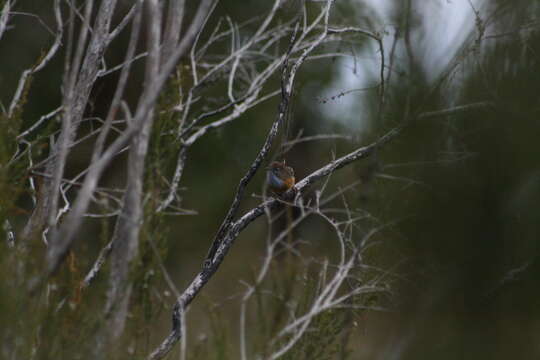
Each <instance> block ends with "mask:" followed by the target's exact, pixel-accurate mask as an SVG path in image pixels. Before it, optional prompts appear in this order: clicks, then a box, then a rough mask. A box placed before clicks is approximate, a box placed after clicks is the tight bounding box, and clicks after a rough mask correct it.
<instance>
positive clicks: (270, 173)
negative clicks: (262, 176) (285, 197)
mask: <svg viewBox="0 0 540 360" xmlns="http://www.w3.org/2000/svg"><path fill="white" fill-rule="evenodd" d="M266 182H267V183H268V187H269V188H270V190H271V191H272V192H273V193H274V194H276V195H278V196H279V195H282V194H284V193H285V192H287V190H289V189H290V188H292V187H293V186H294V183H295V180H294V170H293V169H292V167H290V166H287V165H285V160H283V162H279V161H274V162H272V163H271V164H270V166H268V167H267V168H266Z"/></svg>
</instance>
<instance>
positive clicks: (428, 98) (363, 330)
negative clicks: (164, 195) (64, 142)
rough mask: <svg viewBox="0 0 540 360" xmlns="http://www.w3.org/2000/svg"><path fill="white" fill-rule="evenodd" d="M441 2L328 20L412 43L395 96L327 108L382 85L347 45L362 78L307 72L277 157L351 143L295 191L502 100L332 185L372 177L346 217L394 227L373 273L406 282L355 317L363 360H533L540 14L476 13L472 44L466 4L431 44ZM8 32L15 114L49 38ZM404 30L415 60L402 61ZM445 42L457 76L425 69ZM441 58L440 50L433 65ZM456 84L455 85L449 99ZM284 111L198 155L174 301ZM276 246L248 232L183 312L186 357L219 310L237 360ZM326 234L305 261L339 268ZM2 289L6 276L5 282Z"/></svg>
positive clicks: (258, 113)
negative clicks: (364, 151) (363, 156)
mask: <svg viewBox="0 0 540 360" xmlns="http://www.w3.org/2000/svg"><path fill="white" fill-rule="evenodd" d="M430 2H432V3H434V4H435V5H436V6H435V8H437V9H438V10H437V11H438V13H436V12H434V13H431V12H426V11H425V8H424V6H427V5H426V4H424V2H423V1H413V2H412V5H411V8H410V9H409V10H407V2H406V1H403V2H397V1H396V2H391V1H390V2H389V3H392V5H393V6H391V9H387V10H381V13H380V14H379V15H378V16H377V15H376V12H375V11H373V10H372V9H369V8H368V7H367V6H366V5H363V4H362V3H361V2H358V3H357V2H352V1H351V2H345V1H337V4H336V7H335V11H334V12H333V15H332V16H333V19H334V20H335V21H336V22H337V20H339V22H341V23H345V24H350V25H352V26H359V27H363V28H369V29H372V30H373V31H387V34H386V36H385V47H386V50H387V51H389V50H390V46H391V44H392V39H393V37H394V33H395V28H396V27H400V29H401V30H400V34H399V35H398V44H399V45H398V46H397V48H396V56H395V60H394V63H393V66H394V68H393V69H392V79H391V81H390V83H388V84H386V85H387V102H386V108H385V111H384V113H383V115H382V116H381V117H380V118H379V117H378V116H377V109H378V96H377V92H376V90H368V91H359V92H352V93H349V94H347V95H344V96H340V97H337V98H334V99H331V97H333V96H336V95H338V94H339V93H340V92H342V91H346V90H350V89H351V88H354V87H356V88H364V87H370V86H374V85H377V82H378V70H377V68H374V64H375V66H378V62H377V59H378V56H379V54H378V53H377V52H376V47H375V46H373V44H370V43H369V41H368V40H365V39H361V40H359V39H357V38H351V44H352V45H351V44H348V43H345V42H344V43H343V44H341V45H340V46H343V47H351V48H353V47H354V51H355V53H356V55H358V60H357V61H358V63H357V66H358V68H357V69H351V66H350V64H351V63H350V62H347V61H344V60H342V59H338V58H333V59H332V58H330V59H324V60H317V61H313V62H310V63H308V64H306V66H304V67H303V68H302V70H301V72H300V74H299V77H298V81H297V82H296V85H295V96H294V97H293V106H292V111H291V122H290V124H289V126H288V131H287V132H285V133H283V134H281V135H280V138H279V139H278V141H279V142H280V143H283V142H284V141H286V140H287V139H291V138H292V137H294V136H295V135H296V134H297V133H298V132H299V131H303V134H304V135H306V136H309V135H315V134H329V133H337V134H345V135H352V136H353V137H354V139H353V141H343V140H335V141H333V140H327V141H321V142H310V143H304V144H301V145H298V146H297V147H295V148H294V149H293V150H292V151H291V152H290V153H288V154H287V156H286V158H287V163H288V164H289V165H291V166H292V167H294V169H295V172H296V175H297V178H298V179H301V178H302V177H304V176H305V175H307V174H309V173H310V172H312V171H314V170H315V169H317V168H319V167H320V166H322V165H324V164H326V163H327V162H329V161H330V160H332V154H333V153H335V154H337V156H340V155H341V154H345V153H346V152H348V151H351V150H352V149H354V148H356V147H358V146H361V145H364V144H367V143H368V142H369V141H371V140H374V139H376V138H377V136H379V135H381V134H383V133H384V132H385V131H387V130H388V129H390V128H392V127H394V126H396V125H398V124H400V123H401V122H402V121H404V119H407V118H409V117H412V116H413V115H414V114H419V113H423V112H426V111H435V110H440V109H445V108H451V107H453V106H456V105H463V104H470V103H476V102H484V101H485V102H490V103H491V105H490V106H487V107H485V108H481V109H474V110H471V111H467V112H460V113H456V114H454V115H450V116H443V117H436V118H429V119H424V120H418V121H415V122H414V123H412V124H411V125H410V126H408V127H407V128H406V130H405V131H404V133H403V134H402V135H400V136H399V137H398V138H397V139H396V140H394V141H393V142H391V143H389V144H388V145H387V146H385V147H384V149H382V150H381V151H380V152H379V153H378V154H377V156H376V157H375V158H371V159H369V160H366V161H361V162H359V163H356V164H353V165H352V166H350V167H348V168H345V169H342V170H340V171H339V172H337V173H336V174H334V175H333V177H332V179H331V181H330V184H331V185H330V186H331V188H336V187H337V186H339V185H340V184H341V185H343V184H347V183H350V182H352V181H355V180H357V179H358V178H360V177H362V176H364V177H366V179H367V180H366V181H365V182H364V183H363V184H362V185H359V186H358V188H357V189H355V190H354V192H353V193H352V195H351V197H350V199H349V201H350V202H351V203H350V205H351V206H352V207H354V208H362V209H365V210H367V211H369V212H370V213H371V214H372V215H373V216H374V217H376V218H377V219H378V220H379V221H380V223H392V224H393V225H392V226H391V227H390V228H389V229H388V231H386V232H385V234H384V236H383V239H382V240H383V244H382V245H381V247H379V248H378V249H377V251H374V252H373V254H371V255H370V256H372V259H371V261H372V262H373V263H374V264H377V266H380V267H383V268H388V269H393V271H395V272H396V273H398V274H399V275H400V276H401V277H402V281H397V282H395V289H394V294H395V295H394V297H393V298H392V300H391V301H390V304H389V305H390V306H391V307H392V308H393V311H392V312H389V313H377V312H365V313H362V314H361V315H359V316H358V317H357V318H355V329H354V337H355V339H356V340H354V341H353V342H352V344H350V345H349V348H350V350H351V351H352V352H353V355H351V356H352V357H351V358H355V359H398V358H399V359H456V358H466V359H507V358H510V357H511V358H514V359H534V358H538V357H539V356H540V345H539V344H540V301H539V300H538V299H539V296H540V287H539V281H538V279H539V276H540V259H539V245H538V241H539V230H540V226H539V224H540V206H539V203H540V159H539V157H540V148H539V142H538V139H537V138H538V135H539V134H540V31H539V22H540V18H539V16H540V9H539V7H540V6H539V3H538V2H535V1H495V0H492V1H483V2H475V6H476V9H477V10H478V11H479V13H478V14H479V16H480V18H479V19H480V21H481V22H483V24H484V25H485V29H486V30H485V33H484V34H482V35H483V36H482V38H481V41H478V42H477V41H476V40H475V39H476V38H477V37H478V35H479V32H478V31H479V28H478V27H475V26H474V24H475V21H476V22H477V24H478V21H479V20H478V19H475V16H474V12H473V9H471V8H470V6H469V4H467V2H465V1H463V2H462V3H463V4H461V5H460V6H464V7H465V8H467V12H468V15H467V17H466V19H467V20H466V22H465V23H466V24H467V26H463V27H462V28H461V29H460V31H459V32H458V33H460V32H461V33H460V36H462V39H463V40H461V41H458V40H456V41H454V42H448V41H443V40H442V39H437V38H435V39H433V36H431V37H430V36H428V35H429V33H430V32H434V33H437V29H436V28H433V26H436V25H433V24H434V23H433V22H430V21H428V20H429V17H437V16H439V17H444V14H445V12H446V11H448V6H456V4H449V3H448V2H446V1H435V0H433V1H430ZM454 2H455V3H457V2H458V1H454ZM401 3H403V4H401ZM124 5H125V4H124ZM268 6H269V5H268V4H267V2H266V1H255V0H252V1H232V0H229V1H222V2H221V4H220V5H219V6H218V8H217V10H216V14H217V15H218V16H221V15H229V16H231V18H232V19H234V20H235V21H237V22H240V21H242V20H246V19H250V18H251V17H253V16H255V15H256V14H259V13H261V11H264V10H265V9H267V7H268ZM290 6H291V7H290V8H285V9H283V10H280V11H282V12H283V16H284V17H286V16H287V15H289V14H287V11H289V12H294V11H295V7H294V4H291V5H290ZM21 7H22V8H21V10H20V11H23V10H25V11H28V12H33V13H39V14H42V17H43V19H44V21H45V22H46V23H48V24H53V21H52V18H51V17H50V15H51V14H49V13H48V4H47V1H26V2H24V4H21ZM430 11H431V10H430ZM13 24H14V26H15V28H13V29H12V30H10V31H8V32H7V33H6V34H5V35H4V38H3V39H2V40H1V41H0V54H1V55H0V69H2V71H0V84H1V85H0V99H1V101H2V103H3V104H4V105H6V104H9V100H10V99H11V96H12V94H13V91H14V89H15V86H16V81H17V80H18V77H19V76H20V72H21V71H22V70H23V69H25V68H27V67H28V66H30V65H31V64H32V62H33V61H34V59H35V58H36V56H38V55H39V53H40V51H41V49H42V48H43V47H44V46H45V44H48V42H47V41H49V40H50V37H49V36H48V34H47V32H46V31H45V30H43V28H41V27H39V26H38V25H36V21H35V19H32V18H30V17H24V16H18V17H15V19H14V21H13ZM406 24H409V30H408V31H409V36H410V38H411V42H412V44H411V48H410V50H411V51H412V54H413V56H410V54H408V53H407V50H406V47H405V45H404V43H405V36H406V35H405V33H406V31H405V30H404V29H405V26H406ZM435 24H436V22H435ZM430 26H431V27H430ZM447 31H448V32H451V31H453V30H452V29H447ZM463 32H465V34H463ZM119 41H125V39H121V40H119ZM441 44H446V45H445V46H447V47H448V48H447V49H446V50H444V49H443V50H444V51H442V54H447V59H444V55H443V60H441V61H440V63H443V64H444V63H445V62H446V61H449V64H448V65H446V66H443V68H442V69H440V68H436V67H434V66H433V65H430V64H433V56H435V50H434V49H440V46H442V45H441ZM440 53H441V51H440V50H438V52H437V56H439V54H440ZM122 55H123V54H122V52H121V51H119V52H118V54H115V53H110V54H107V57H108V59H110V62H111V63H115V62H117V61H119V60H120V59H121V58H122ZM387 55H388V53H387ZM61 59H62V58H61V57H57V59H56V60H55V61H53V62H52V63H51V64H50V65H49V66H48V67H47V68H46V69H45V70H44V71H42V72H41V73H39V74H38V75H37V76H36V78H35V80H34V83H33V84H32V86H33V88H32V95H31V97H30V99H29V102H28V106H26V108H25V112H24V116H23V119H24V125H25V126H23V128H26V127H27V126H29V125H30V124H32V123H33V121H35V120H36V117H37V116H39V114H42V113H45V112H48V111H50V110H52V109H54V108H55V107H56V106H57V104H58V103H59V101H60V81H61V79H60V77H59V76H58V74H59V73H60V72H61V71H62V61H61ZM454 65H455V67H454ZM354 71H356V72H357V74H355V73H354ZM358 73H360V74H358ZM445 74H448V76H447V77H445V78H444V79H445V81H444V82H443V83H439V80H440V79H441V77H443V76H444V75H445ZM112 80H113V79H104V80H103V81H102V83H101V84H98V86H97V87H96V89H95V90H94V93H93V97H92V100H93V102H92V106H94V107H95V108H94V109H93V111H94V113H96V114H99V113H100V111H105V110H106V109H107V105H106V101H107V99H108V98H110V94H111V92H112V91H113V89H114V88H113V87H112V85H111V84H114V82H113V81H112ZM109 82H110V83H109ZM351 84H352V85H353V86H351ZM275 85H276V86H277V85H278V82H277V81H276V82H275ZM220 90H221V89H220V88H219V87H217V88H216V90H215V91H216V92H217V93H218V92H219V91H220ZM133 91H134V94H135V93H136V92H135V89H134V90H133ZM321 99H325V101H322V100H321ZM277 102H278V99H274V100H272V101H270V102H267V103H265V104H263V105H260V106H258V107H257V108H256V109H254V110H251V111H249V112H248V113H246V114H245V115H244V116H242V117H241V118H240V119H238V120H237V121H234V122H233V123H232V124H231V125H229V126H227V127H225V128H223V129H221V130H219V131H217V132H214V133H211V134H209V135H208V136H206V137H205V138H204V139H203V140H202V141H200V142H199V143H197V144H196V145H195V146H194V147H193V148H192V150H191V151H190V157H189V160H188V165H187V167H186V170H185V175H184V178H183V180H182V186H183V187H185V191H184V198H183V199H184V200H183V205H184V206H185V207H186V208H189V209H193V210H195V211H197V212H198V215H195V216H183V217H170V218H167V228H168V231H167V232H166V233H164V234H163V235H164V236H165V237H166V239H167V240H166V243H167V246H166V247H167V253H166V254H167V255H166V259H165V261H166V266H167V268H168V270H169V271H170V272H171V274H172V275H173V276H174V280H175V281H176V284H177V285H178V288H179V289H183V288H184V287H185V286H186V285H187V284H188V282H189V281H190V280H191V278H192V277H193V276H194V275H195V274H196V272H197V271H198V270H199V269H200V266H201V263H202V259H203V258H204V256H205V254H206V251H207V249H208V246H209V244H210V242H211V239H212V238H213V235H214V233H215V231H216V229H217V228H218V226H219V224H220V223H221V220H222V218H223V216H224V214H225V212H226V210H227V208H228V206H229V205H230V201H231V199H232V196H233V191H234V189H235V186H236V184H237V182H238V180H239V179H240V177H241V176H242V175H243V173H244V172H245V170H246V169H247V167H248V166H249V164H250V162H251V161H252V159H253V158H254V156H255V154H256V153H257V151H258V149H259V147H260V146H261V144H262V142H263V141H264V137H265V135H266V132H267V130H268V128H269V126H270V124H271V122H272V121H273V119H274V117H275V114H276V107H277ZM102 108H103V109H102ZM89 111H90V110H89ZM89 150H90V149H89ZM276 151H277V150H276ZM88 156H89V154H85V153H84V150H81V151H80V153H75V154H74V155H73V156H71V158H70V164H69V168H68V173H75V172H76V171H77V170H78V169H80V168H81V166H83V165H84V159H87V157H88ZM373 169H376V171H375V172H374V171H373ZM123 172H124V170H123V168H122V167H114V168H112V169H110V170H109V171H108V176H107V180H106V181H107V182H108V183H109V184H115V183H122V179H123V177H124V173H123ZM385 176H386V177H385ZM388 176H392V177H394V178H392V179H390V178H388ZM262 188H263V176H262V175H261V174H259V175H257V177H256V178H255V179H254V181H253V182H252V184H251V185H250V187H249V189H248V191H247V193H248V194H252V193H253V194H259V195H260V194H261V190H262ZM0 196H2V195H1V194H0ZM258 202H259V198H256V197H248V198H247V199H246V200H245V201H244V203H243V207H244V209H246V210H247V209H249V208H251V207H253V206H255V205H256V204H258ZM18 205H19V206H20V208H21V209H27V208H28V206H29V205H30V203H29V200H28V199H27V198H25V197H24V196H22V197H21V198H20V199H19V200H18ZM24 219H25V217H24V216H19V215H17V216H15V218H14V223H15V224H16V225H17V226H22V224H24ZM87 230H88V233H89V234H94V233H97V232H98V231H99V227H98V224H97V222H96V224H92V223H89V224H88V225H87ZM265 232H266V224H264V222H263V221H262V219H260V220H259V221H257V222H255V223H253V224H252V225H251V226H250V227H249V228H248V229H247V230H246V231H245V232H243V233H242V234H241V236H240V238H239V241H238V242H237V244H236V245H235V246H234V248H233V249H232V251H231V252H230V254H229V256H228V258H227V259H226V260H225V262H224V264H223V266H222V267H221V269H220V271H219V272H218V273H217V274H216V276H215V277H214V278H213V279H212V280H211V282H210V283H209V284H208V286H207V287H206V288H205V289H204V291H203V292H202V293H201V296H200V297H199V298H198V299H197V300H196V301H195V302H194V303H193V306H192V309H191V311H190V313H189V314H188V321H189V322H190V323H189V324H190V325H189V326H190V330H189V337H188V339H189V341H190V342H193V343H197V342H198V341H200V339H201V338H202V334H206V335H207V336H212V335H211V334H213V333H212V331H211V330H209V329H212V328H213V325H212V320H211V318H210V317H209V316H208V309H209V308H212V307H213V306H214V305H216V304H219V309H222V310H220V311H219V312H220V314H221V316H222V317H223V319H225V320H226V321H225V322H224V325H223V326H224V327H225V328H226V329H228V330H227V331H229V332H230V335H229V339H230V342H231V344H232V345H231V348H232V349H230V353H231V354H235V350H234V346H235V344H236V342H237V341H236V335H234V334H236V329H237V323H236V319H237V317H238V312H237V311H238V309H237V307H236V306H235V304H234V301H229V302H228V301H223V299H224V298H227V297H228V296H231V295H233V294H235V293H237V292H238V291H241V290H242V289H243V285H242V284H241V282H240V281H241V280H251V279H252V275H253V274H254V273H255V271H256V269H257V266H258V264H259V263H260V259H261V258H262V256H263V254H264V242H263V239H264V237H265ZM329 234H330V232H329V229H326V228H324V226H322V225H321V224H319V223H317V222H315V221H314V222H306V223H305V224H304V225H303V226H302V227H301V228H300V229H299V230H298V233H297V234H296V236H298V237H299V238H301V239H302V240H304V241H306V242H307V243H308V244H307V245H305V248H303V249H305V252H306V254H309V256H314V257H316V258H317V257H320V258H322V257H323V256H330V257H331V258H332V256H333V255H335V254H336V246H335V243H334V242H333V241H332V238H331V236H330V235H329ZM95 239H96V238H95V236H92V235H90V236H89V237H88V240H87V241H85V239H80V240H79V241H78V244H79V245H78V248H77V249H76V251H79V252H81V253H82V252H87V253H89V254H91V255H90V256H88V259H87V260H81V264H80V268H81V272H82V273H84V272H85V271H86V269H87V267H88V266H89V265H90V264H91V259H93V258H95V256H96V254H97V252H98V251H99V248H100V244H99V242H97V241H96V240H95ZM2 246H3V245H2ZM2 251H7V250H5V249H3V250H2ZM306 256H307V255H306ZM276 271H277V270H276ZM3 276H9V275H8V274H6V272H5V271H4V273H3ZM98 286H99V285H98ZM2 297H9V294H2ZM170 302H171V303H172V299H170ZM7 308H8V307H7V306H6V307H4V309H7ZM0 310H2V305H1V302H0ZM3 315H5V316H3ZM3 315H2V314H0V320H1V319H2V318H5V319H6V320H7V321H11V318H10V317H9V316H8V315H7V314H6V313H5V312H4V314H3ZM169 316H170V314H169V312H168V310H167V311H163V312H161V313H160V314H159V316H156V317H154V318H152V320H151V321H150V322H149V323H148V324H147V326H149V327H150V328H152V329H155V328H156V327H158V326H159V327H161V329H160V331H155V332H153V333H152V334H151V336H150V339H151V341H152V342H153V343H156V342H157V341H159V340H160V339H161V338H162V336H163V335H164V334H165V333H166V332H167V331H168V330H169ZM159 324H162V325H159ZM251 326H253V327H256V326H257V324H256V323H252V324H251ZM208 334H210V335H208ZM232 358H234V355H233V357H232Z"/></svg>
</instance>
